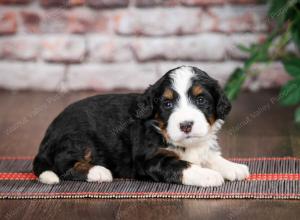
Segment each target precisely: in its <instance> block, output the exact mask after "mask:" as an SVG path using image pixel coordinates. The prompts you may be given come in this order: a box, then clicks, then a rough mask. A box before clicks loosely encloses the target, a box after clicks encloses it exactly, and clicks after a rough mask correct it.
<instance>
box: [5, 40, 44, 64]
mask: <svg viewBox="0 0 300 220" xmlns="http://www.w3.org/2000/svg"><path fill="white" fill-rule="evenodd" d="M40 50H41V48H40V39H39V38H38V37H37V36H28V35H26V36H24V35H20V36H18V35H17V36H15V37H3V38H0V58H1V59H7V60H21V61H30V60H36V59H37V58H38V57H39V52H40Z"/></svg>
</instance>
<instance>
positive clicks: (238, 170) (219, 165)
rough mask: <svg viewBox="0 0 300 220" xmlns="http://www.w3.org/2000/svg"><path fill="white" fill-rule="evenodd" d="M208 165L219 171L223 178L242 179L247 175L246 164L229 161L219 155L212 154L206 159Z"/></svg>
mask: <svg viewBox="0 0 300 220" xmlns="http://www.w3.org/2000/svg"><path fill="white" fill-rule="evenodd" d="M208 167H209V168H211V169H213V170H215V171H217V172H219V173H220V174H221V175H222V176H223V178H224V179H227V180H230V181H233V180H243V179H246V178H247V177H248V176H249V168H248V166H246V165H244V164H238V163H234V162H231V161H229V160H226V159H224V158H223V157H222V156H220V155H214V156H212V157H211V158H210V159H209V161H208Z"/></svg>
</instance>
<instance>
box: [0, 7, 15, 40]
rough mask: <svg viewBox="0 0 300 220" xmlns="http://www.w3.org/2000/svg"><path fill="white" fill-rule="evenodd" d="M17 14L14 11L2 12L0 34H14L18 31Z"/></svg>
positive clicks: (0, 15)
mask: <svg viewBox="0 0 300 220" xmlns="http://www.w3.org/2000/svg"><path fill="white" fill-rule="evenodd" d="M17 26H18V25H17V15H16V13H15V12H12V11H4V12H1V14H0V35H6V34H14V33H16V31H17Z"/></svg>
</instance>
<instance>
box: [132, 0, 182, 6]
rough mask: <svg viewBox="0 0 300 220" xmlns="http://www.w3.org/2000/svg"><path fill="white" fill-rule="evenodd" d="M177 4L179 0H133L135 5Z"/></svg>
mask: <svg viewBox="0 0 300 220" xmlns="http://www.w3.org/2000/svg"><path fill="white" fill-rule="evenodd" d="M179 4H180V0H135V5H136V6H138V7H151V6H175V5H179Z"/></svg>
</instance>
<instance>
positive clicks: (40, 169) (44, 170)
mask: <svg viewBox="0 0 300 220" xmlns="http://www.w3.org/2000/svg"><path fill="white" fill-rule="evenodd" d="M33 172H34V174H35V175H36V176H38V178H39V181H40V182H41V183H45V184H57V183H59V177H58V176H57V174H56V173H54V171H53V170H52V163H51V162H50V161H48V160H47V159H46V158H45V157H43V156H41V155H40V154H38V155H37V156H36V157H35V158H34V161H33Z"/></svg>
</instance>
